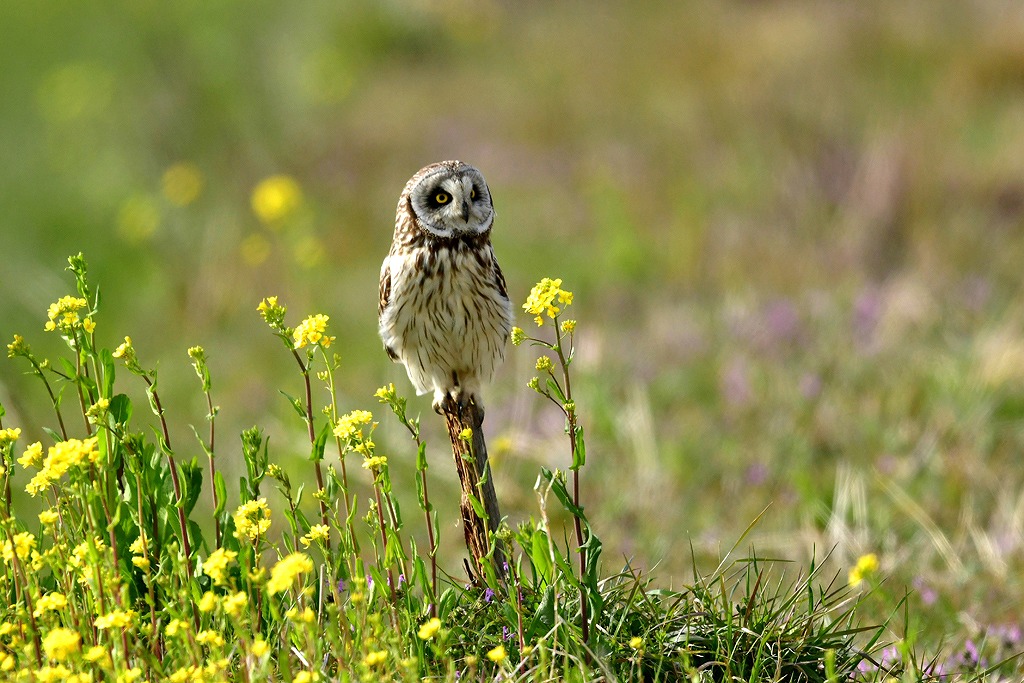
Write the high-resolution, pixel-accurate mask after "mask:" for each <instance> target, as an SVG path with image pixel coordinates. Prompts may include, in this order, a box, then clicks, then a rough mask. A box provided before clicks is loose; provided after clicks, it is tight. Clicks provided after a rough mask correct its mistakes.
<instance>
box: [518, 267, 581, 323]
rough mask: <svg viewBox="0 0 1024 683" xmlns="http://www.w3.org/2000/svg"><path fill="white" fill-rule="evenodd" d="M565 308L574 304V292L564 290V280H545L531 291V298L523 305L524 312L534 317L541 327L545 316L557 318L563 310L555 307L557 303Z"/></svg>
mask: <svg viewBox="0 0 1024 683" xmlns="http://www.w3.org/2000/svg"><path fill="white" fill-rule="evenodd" d="M556 300H557V301H558V303H559V304H562V305H563V306H568V305H569V304H571V303H572V292H567V291H565V290H564V289H562V279H561V278H556V279H554V280H552V279H551V278H547V277H546V278H544V279H542V280H541V281H540V282H538V283H537V284H536V285H534V287H533V289H532V290H530V296H529V297H527V299H526V303H525V304H523V310H524V311H526V312H527V313H529V314H530V315H532V316H535V317H534V319H533V320H534V322H536V323H537V326H538V327H540V326H541V325H543V324H544V314H545V313H546V314H547V316H548V317H549V318H554V317H556V316H557V315H558V314H559V313H560V312H561V310H562V309H560V308H559V307H558V306H556V305H555V301H556Z"/></svg>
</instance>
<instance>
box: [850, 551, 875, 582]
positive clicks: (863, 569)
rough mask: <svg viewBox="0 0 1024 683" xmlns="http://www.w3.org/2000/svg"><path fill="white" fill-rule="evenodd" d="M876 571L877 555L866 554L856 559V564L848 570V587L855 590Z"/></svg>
mask: <svg viewBox="0 0 1024 683" xmlns="http://www.w3.org/2000/svg"><path fill="white" fill-rule="evenodd" d="M877 571H878V555H875V554H874V553H868V554H867V555H861V556H860V557H859V558H857V564H856V565H855V566H854V567H853V569H851V570H850V576H849V582H850V587H851V588H855V587H857V586H859V585H860V584H861V582H863V581H864V579H867V578H870V577H871V576H872V575H873V574H874V573H875V572H877Z"/></svg>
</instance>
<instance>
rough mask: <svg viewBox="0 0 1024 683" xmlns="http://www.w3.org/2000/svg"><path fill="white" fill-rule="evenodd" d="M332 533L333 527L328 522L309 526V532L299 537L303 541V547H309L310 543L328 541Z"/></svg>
mask: <svg viewBox="0 0 1024 683" xmlns="http://www.w3.org/2000/svg"><path fill="white" fill-rule="evenodd" d="M330 535H331V528H330V527H329V526H327V525H326V524H314V525H313V526H311V527H310V528H309V533H308V534H306V535H305V536H303V537H302V538H300V539H299V542H301V543H302V547H304V548H308V547H309V546H310V544H312V543H314V542H316V543H327V539H328V538H329V537H330Z"/></svg>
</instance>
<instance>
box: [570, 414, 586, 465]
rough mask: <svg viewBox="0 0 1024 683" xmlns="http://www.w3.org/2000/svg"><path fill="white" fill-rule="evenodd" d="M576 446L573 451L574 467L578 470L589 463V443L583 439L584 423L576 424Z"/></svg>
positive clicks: (574, 441)
mask: <svg viewBox="0 0 1024 683" xmlns="http://www.w3.org/2000/svg"><path fill="white" fill-rule="evenodd" d="M573 443H575V444H576V448H575V449H574V450H573V453H572V467H571V468H570V469H572V470H573V471H576V470H578V469H580V468H581V467H583V466H584V465H586V464H587V444H586V442H585V441H584V440H583V425H576V434H575V437H574V439H573Z"/></svg>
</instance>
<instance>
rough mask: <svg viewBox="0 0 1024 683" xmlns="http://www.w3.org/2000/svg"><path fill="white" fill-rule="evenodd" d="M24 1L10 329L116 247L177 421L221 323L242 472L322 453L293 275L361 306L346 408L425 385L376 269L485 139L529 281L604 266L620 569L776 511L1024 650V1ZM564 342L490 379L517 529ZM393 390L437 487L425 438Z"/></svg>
mask: <svg viewBox="0 0 1024 683" xmlns="http://www.w3.org/2000/svg"><path fill="white" fill-rule="evenodd" d="M0 26H2V27H3V29H2V31H3V35H4V37H3V40H0V64H2V68H0V149H2V150H3V159H4V163H2V164H0V254H2V256H0V337H2V338H3V339H4V342H5V343H7V342H8V341H9V340H10V339H11V338H12V336H13V335H14V334H15V333H18V334H21V335H24V336H25V338H26V340H27V341H28V342H29V343H31V344H32V345H33V347H34V348H35V349H36V350H37V353H38V354H39V355H40V356H44V355H47V353H48V352H49V353H54V352H55V351H56V350H57V349H58V348H59V347H60V346H61V343H60V341H59V339H56V338H55V337H54V335H48V334H47V333H44V332H43V323H44V322H45V312H46V309H47V306H48V304H49V303H51V302H53V301H55V300H57V298H58V297H60V296H62V295H65V294H70V293H72V284H71V283H72V279H71V278H70V276H69V275H68V274H67V273H64V272H62V271H63V268H64V266H65V265H66V257H67V256H68V255H69V254H75V253H78V252H79V251H81V252H83V253H84V255H85V257H86V259H87V260H88V262H89V265H90V277H91V279H92V281H93V282H95V283H99V284H100V288H101V295H102V308H101V315H100V316H99V318H98V320H97V323H98V327H97V335H99V337H100V339H101V340H102V341H103V343H104V344H106V345H108V346H111V347H113V346H116V345H117V343H118V342H119V340H120V339H121V338H123V337H124V336H125V335H131V336H132V338H133V340H134V344H135V347H136V348H137V350H138V353H139V356H140V358H141V359H142V360H143V363H144V364H145V365H147V366H153V365H159V369H160V386H161V390H162V392H163V396H164V398H165V402H166V404H167V407H168V410H169V411H171V412H173V413H174V414H176V415H178V416H181V415H186V416H188V417H187V418H185V419H179V420H177V422H178V423H179V424H182V425H183V424H186V423H187V422H189V421H191V422H192V423H193V424H195V425H197V426H199V425H201V424H202V422H203V419H204V415H205V412H206V406H205V399H204V398H203V396H202V393H201V392H200V391H199V384H198V381H197V380H196V378H195V375H194V373H193V371H192V369H191V367H190V362H189V358H188V356H187V355H186V349H187V348H188V347H190V346H193V345H196V344H201V345H203V346H204V347H205V348H206V351H207V353H208V355H209V357H210V367H211V370H212V372H213V395H214V400H215V402H217V403H218V404H219V405H220V406H221V413H220V416H219V418H218V425H219V426H218V431H219V435H220V436H219V440H220V443H221V444H223V445H221V446H220V447H219V449H218V453H219V460H218V462H219V464H220V466H221V467H222V468H224V469H226V470H229V471H230V468H231V466H232V465H231V460H232V458H233V457H234V456H233V453H234V451H237V450H238V449H239V441H238V437H237V435H238V433H239V432H240V431H241V430H242V429H244V428H247V427H251V426H252V425H254V424H257V425H259V426H261V427H263V428H264V429H265V430H266V432H267V434H268V435H269V436H270V448H271V457H272V458H273V459H275V460H276V461H278V462H281V463H283V464H285V465H286V467H287V468H289V469H292V470H294V471H295V472H297V473H298V472H301V473H302V475H301V476H300V475H299V474H295V475H293V479H295V480H298V481H302V480H307V484H308V476H306V475H308V474H309V473H308V472H307V470H308V469H309V468H308V463H306V462H305V457H306V455H308V443H306V444H305V445H304V443H303V439H304V436H303V427H302V425H301V423H300V422H298V421H297V420H296V418H295V416H294V413H293V412H292V410H291V408H290V407H289V406H288V404H287V401H286V400H285V399H284V398H283V397H282V396H281V395H280V393H279V392H278V389H281V390H283V391H286V392H288V393H290V394H293V395H294V394H297V393H298V391H299V386H300V378H299V376H298V374H297V373H296V372H295V369H294V365H293V361H292V360H291V359H289V358H288V357H287V355H286V354H284V353H281V349H280V347H279V346H278V344H279V342H277V341H276V340H275V339H274V338H273V336H272V335H271V334H270V333H269V332H268V331H267V329H266V326H265V325H264V324H263V322H262V321H261V320H260V318H259V316H258V315H257V313H256V305H257V304H258V303H259V301H260V300H261V298H262V297H264V296H269V295H277V296H278V297H280V299H281V301H282V302H284V303H285V304H287V305H288V307H289V322H290V324H293V325H294V324H296V323H297V322H298V321H299V320H301V319H302V318H303V317H305V316H306V315H309V314H312V313H324V314H327V315H329V316H330V319H331V322H330V326H331V333H332V334H335V335H337V337H338V339H337V342H336V347H337V352H338V353H339V354H340V355H341V358H342V372H341V376H340V378H339V379H338V382H339V385H340V390H341V393H342V396H343V398H344V401H345V402H347V404H346V405H342V406H339V408H340V409H342V410H343V411H344V410H350V409H353V408H367V409H375V410H377V409H380V406H377V405H376V400H375V399H374V398H373V392H374V390H375V389H376V388H377V387H378V386H380V385H382V384H385V383H387V382H390V381H393V382H395V384H396V386H397V387H398V389H399V391H400V392H404V393H407V394H408V393H411V387H410V385H409V383H408V380H407V379H406V377H405V373H404V371H403V369H402V368H401V367H400V366H395V365H392V364H391V363H390V362H389V360H388V358H387V356H386V355H385V354H384V353H383V351H382V349H381V346H380V342H379V339H378V337H377V331H376V306H377V276H378V269H379V265H380V261H381V259H382V258H383V256H384V255H385V253H386V252H387V250H388V247H389V244H390V241H391V233H392V229H393V220H394V209H395V204H396V201H397V198H398V195H399V193H400V191H401V189H402V187H403V186H404V184H405V182H406V180H407V179H408V178H409V176H411V175H412V174H413V173H414V172H415V171H416V170H417V169H419V168H420V167H421V166H424V165H426V164H427V163H430V162H433V161H438V160H441V159H447V158H458V159H462V160H463V161H466V162H468V163H471V164H474V165H476V166H477V167H479V168H480V169H481V170H482V171H483V173H484V174H485V176H486V177H487V180H488V182H489V184H490V188H491V191H492V194H493V197H494V202H495V206H496V208H497V212H498V218H497V221H496V224H495V231H494V235H493V239H494V244H495V249H496V252H497V255H498V257H499V260H500V262H501V265H502V268H503V270H504V271H505V275H506V277H507V279H508V283H509V288H510V293H511V295H512V298H513V300H514V301H516V302H518V303H522V301H523V300H524V299H525V298H526V295H527V293H528V292H529V290H530V287H531V286H532V285H533V284H534V283H536V282H537V281H538V280H539V279H540V278H541V277H561V278H562V279H563V280H564V283H565V287H566V288H567V289H570V290H572V291H574V292H575V296H576V302H575V304H574V308H575V309H576V310H575V312H574V316H575V317H576V318H577V319H578V320H579V328H578V346H579V348H580V350H579V356H578V358H577V363H578V365H577V367H578V370H577V371H576V372H577V373H578V375H577V376H578V378H579V382H580V386H579V387H578V390H577V394H578V398H577V404H578V408H579V411H580V413H581V415H582V416H583V417H582V419H583V423H584V425H585V427H586V429H587V434H588V437H589V441H590V443H589V448H588V454H589V458H590V460H589V465H588V468H587V471H586V473H585V475H584V478H583V485H582V488H583V490H582V498H583V502H584V504H585V506H586V510H587V513H588V514H589V516H590V517H591V520H592V521H593V524H594V528H595V530H596V531H597V533H598V534H599V535H600V536H601V538H602V540H603V541H604V544H605V554H604V558H605V564H606V565H607V566H608V567H609V569H610V570H617V569H618V568H620V567H621V566H622V564H623V563H624V562H625V561H626V558H630V561H631V562H632V563H633V564H634V566H638V567H645V568H654V572H655V574H656V576H657V577H658V581H659V582H660V583H662V584H664V585H679V584H680V583H682V582H683V581H685V580H686V579H687V578H689V577H690V576H691V575H692V566H693V562H694V560H695V561H696V564H697V566H698V567H703V566H714V564H715V563H716V562H717V559H718V557H719V556H720V553H722V552H725V551H726V550H728V549H729V547H730V546H732V544H733V543H734V542H736V540H737V539H739V538H740V537H741V535H742V534H743V532H744V530H745V529H746V528H747V526H748V525H749V524H750V523H751V522H752V521H753V520H754V519H755V518H756V517H757V516H758V514H759V513H760V512H761V511H762V510H764V509H765V508H766V507H767V508H768V509H767V512H766V513H765V514H764V516H763V517H762V518H761V519H760V520H759V521H758V523H757V524H756V526H755V527H754V529H753V531H752V533H751V534H750V536H749V537H747V538H746V540H744V541H743V547H744V549H745V547H746V546H748V545H749V546H752V547H753V548H754V549H756V551H757V553H758V554H759V555H760V556H769V557H773V558H780V559H784V560H788V561H790V562H791V563H792V569H791V570H788V571H792V572H793V573H794V574H795V573H796V572H797V571H798V570H800V569H802V568H805V567H806V566H808V565H809V564H810V562H811V561H812V558H816V559H817V560H820V559H822V558H823V557H824V556H826V555H829V553H831V555H830V557H829V562H831V563H832V564H833V565H834V569H833V570H832V571H833V572H838V573H839V574H840V578H839V581H840V582H845V581H846V572H847V571H848V570H849V569H850V568H851V567H852V566H853V565H854V564H855V563H856V561H857V558H858V557H860V556H862V555H864V554H866V553H876V554H877V556H878V558H879V560H880V565H881V566H880V572H879V573H880V575H881V576H884V577H886V578H885V580H884V583H883V585H882V586H881V587H880V588H879V590H878V591H876V593H875V594H873V595H872V596H870V597H869V598H868V601H867V603H866V609H867V614H869V615H871V614H873V615H874V616H875V617H876V618H877V619H879V620H881V619H885V618H886V617H887V616H889V613H890V612H891V611H892V610H893V609H894V608H895V606H896V605H897V603H898V601H899V600H900V599H901V598H902V597H904V594H905V593H906V594H907V599H908V601H909V605H910V608H911V609H910V610H909V614H910V619H911V621H912V624H910V628H911V629H912V630H914V629H921V636H920V639H919V643H920V644H922V645H923V646H924V645H926V646H927V647H928V648H931V649H933V650H934V649H936V648H939V647H941V646H943V645H950V647H953V648H956V647H959V645H958V644H961V643H963V642H964V641H965V640H967V639H975V640H976V639H978V638H979V637H981V636H982V635H983V634H985V633H986V632H987V633H988V634H989V637H992V634H993V633H997V632H998V633H1003V634H1005V638H1006V639H1007V640H1008V641H1010V640H1013V641H1014V643H1015V645H1016V646H1017V647H1016V649H1018V650H1019V649H1021V647H1022V644H1021V643H1022V641H1021V636H1020V628H1021V626H1022V623H1021V616H1020V605H1022V604H1024V493H1022V492H1024V468H1022V467H1021V462H1022V454H1024V308H1022V299H1021V280H1022V278H1021V273H1022V268H1024V8H1022V7H1021V5H1020V4H1019V3H1015V2H1007V1H1005V0H969V1H965V2H961V1H955V0H918V1H916V2H904V3H891V2H885V1H883V0H864V1H862V2H857V3H838V2H809V1H798V0H792V1H782V0H778V1H773V0H762V1H753V0H747V1H742V2H741V1H738V0H736V1H730V2H711V1H698V2H670V1H660V0H659V1H655V2H648V3H644V4H642V5H641V4H638V3H611V2H600V3H580V2H575V3H543V2H522V3H500V2H468V1H459V0H452V1H448V2H444V1H437V2H427V1H425V2H409V3H400V2H378V3H352V2H336V3H328V2H314V3H275V2H266V1H258V2H249V3H242V2H217V3H202V2H192V1H188V2H180V3H156V2H151V1H143V2H133V3H127V2H125V3H99V4H89V3H73V4H63V3H42V4H39V3H3V4H2V5H0ZM519 324H520V325H521V326H523V327H524V328H526V329H528V327H529V325H532V323H531V321H530V320H529V319H528V317H527V316H521V317H520V322H519ZM333 349H334V347H332V350H333ZM534 361H535V357H534V356H533V355H531V354H530V352H529V351H528V350H527V349H525V348H519V349H513V348H511V347H510V349H509V353H508V360H507V362H506V364H505V366H504V367H503V369H502V370H501V372H500V374H499V376H498V377H497V379H496V381H495V382H494V384H493V386H492V387H491V388H490V391H489V392H488V394H487V399H488V401H487V405H488V413H487V416H488V417H487V423H486V427H487V431H488V437H489V443H490V446H491V451H492V454H491V456H492V459H493V461H494V463H495V470H496V475H495V476H496V485H497V489H498V497H499V500H500V501H501V503H502V506H503V507H502V511H503V512H504V513H505V514H507V515H509V517H510V519H511V521H513V522H515V521H517V520H522V519H523V518H524V517H528V516H529V515H531V514H534V513H535V509H536V501H535V498H534V493H533V488H532V487H533V483H534V479H535V477H536V475H537V471H538V468H539V465H545V466H548V467H561V468H563V469H564V468H566V467H568V462H567V457H568V456H567V454H566V453H565V449H564V446H563V444H562V442H563V440H564V435H563V434H562V423H561V420H560V419H558V418H557V414H556V413H553V412H550V411H546V410H544V407H545V406H544V405H543V404H542V402H541V401H540V400H538V398H537V397H536V396H535V395H533V394H532V392H530V391H529V390H527V389H526V388H525V384H526V382H527V380H528V379H529V378H530V377H531V376H532V375H533V374H534V371H533V363H534ZM24 369H25V368H24V367H22V366H21V365H20V364H17V363H15V362H13V361H4V362H3V363H2V364H0V402H2V403H3V404H4V405H5V406H6V407H7V409H8V415H7V417H6V418H5V425H18V426H23V427H25V428H26V429H27V430H28V431H29V432H30V431H31V430H32V429H34V428H33V427H31V425H33V424H36V422H34V420H39V419H44V417H46V416H48V415H49V413H48V410H49V409H48V407H47V403H46V397H45V395H44V393H43V391H42V390H41V388H40V387H38V386H37V382H34V381H33V378H31V377H29V376H26V375H23V374H22V371H23V370H24ZM129 379H130V378H127V377H123V378H120V379H119V382H120V383H121V384H120V386H121V390H123V391H128V392H129V393H132V392H135V393H136V394H137V396H138V398H137V400H142V396H143V394H142V391H141V388H140V386H136V385H134V384H131V383H130V381H129ZM411 410H412V411H413V412H416V411H420V412H422V413H423V419H424V424H425V429H426V432H425V433H426V435H427V440H428V443H429V450H428V454H429V457H430V459H431V464H432V467H431V474H432V476H433V477H434V478H435V479H436V480H437V481H438V483H437V484H435V485H434V486H436V487H438V489H437V491H438V492H435V493H433V494H432V495H433V497H434V498H435V499H436V500H435V504H436V505H438V507H439V508H440V509H441V519H442V521H443V524H442V526H443V533H444V539H443V541H444V546H445V548H446V549H447V553H446V558H445V560H446V561H445V563H444V564H445V565H446V566H448V567H450V568H451V569H452V570H454V569H455V568H456V567H458V566H459V560H458V558H459V557H460V553H462V552H464V550H463V549H462V548H461V532H460V531H459V529H458V527H457V525H456V521H457V520H458V515H457V509H458V482H457V480H456V478H455V473H454V468H453V466H452V464H451V456H450V451H449V446H448V444H447V443H446V439H445V434H444V431H443V426H442V424H441V421H440V420H439V419H436V418H434V417H433V416H432V414H431V413H430V406H429V400H428V398H427V397H421V398H417V399H412V401H411ZM381 414H382V415H383V411H382V412H381ZM380 419H381V421H382V422H383V423H384V425H383V426H382V428H381V431H380V433H379V440H380V442H381V448H382V449H383V450H385V451H387V452H388V453H389V455H390V457H391V458H392V463H393V464H392V472H393V474H392V476H393V478H394V480H395V484H396V486H403V485H404V486H407V487H408V491H406V492H405V493H404V494H403V495H407V496H409V498H410V500H412V496H413V495H414V493H413V489H412V486H413V483H412V482H413V476H414V475H413V471H412V468H411V466H410V469H409V472H408V473H407V475H406V476H404V475H403V472H402V470H401V466H400V463H401V462H402V460H403V458H405V459H407V461H408V462H409V463H412V462H413V460H414V456H415V453H414V450H413V449H412V448H411V447H410V446H409V445H408V444H407V443H406V441H407V439H406V438H405V437H404V435H403V434H402V433H401V432H400V431H399V429H398V428H397V427H396V426H393V425H392V424H391V423H390V422H388V420H387V419H386V418H383V417H382V418H380ZM26 436H27V438H26V441H25V442H26V443H28V442H31V441H34V440H37V439H40V438H45V437H44V435H43V434H41V433H34V434H33V433H27V434H26ZM172 436H173V437H174V443H175V450H176V452H177V454H178V456H179V457H180V458H188V457H191V456H193V455H195V456H199V455H201V453H202V451H201V450H200V448H199V445H198V443H197V442H196V440H195V438H194V437H193V435H192V434H191V433H190V432H189V431H188V430H185V429H182V430H181V431H180V432H179V433H176V434H173V435H172ZM236 467H241V464H240V460H239V461H238V464H236ZM234 479H235V478H234V477H232V476H229V477H228V481H229V482H231V481H234ZM234 502H235V501H233V502H232V504H234ZM307 503H311V501H308V500H307ZM410 505H412V504H410ZM229 507H231V505H229ZM410 514H411V513H410ZM902 618H903V617H902V615H900V616H899V617H898V618H897V622H898V621H900V620H901V619H902ZM999 629H1002V630H999ZM1014 629H1016V631H1015V630H1014Z"/></svg>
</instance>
